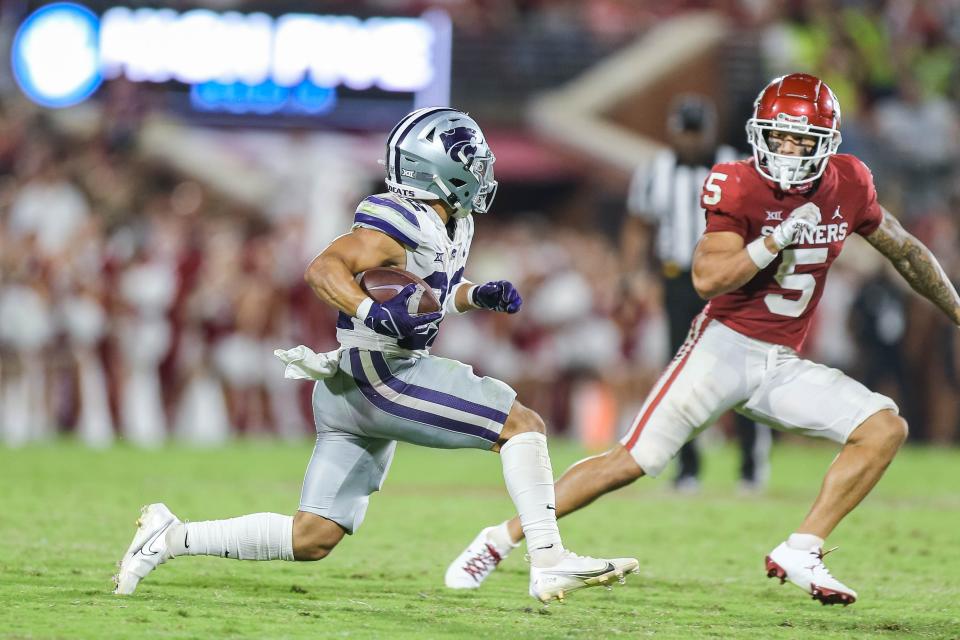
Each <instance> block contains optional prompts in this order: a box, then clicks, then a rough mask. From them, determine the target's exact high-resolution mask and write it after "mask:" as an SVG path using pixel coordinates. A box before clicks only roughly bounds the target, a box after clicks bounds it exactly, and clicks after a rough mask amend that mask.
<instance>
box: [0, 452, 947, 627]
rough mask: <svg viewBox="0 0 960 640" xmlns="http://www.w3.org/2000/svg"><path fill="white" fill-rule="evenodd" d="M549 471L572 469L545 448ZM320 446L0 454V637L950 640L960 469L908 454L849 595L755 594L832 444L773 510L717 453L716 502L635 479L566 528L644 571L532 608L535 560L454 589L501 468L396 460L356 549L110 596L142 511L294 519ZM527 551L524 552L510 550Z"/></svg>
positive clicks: (850, 532)
mask: <svg viewBox="0 0 960 640" xmlns="http://www.w3.org/2000/svg"><path fill="white" fill-rule="evenodd" d="M552 451H553V456H554V468H555V469H556V470H557V471H558V472H559V471H560V470H561V469H563V468H565V467H566V466H567V465H569V464H570V463H571V462H572V461H574V460H575V459H577V458H578V457H579V456H580V455H581V453H582V452H580V451H579V450H578V449H576V448H575V447H572V446H570V445H563V444H557V443H555V444H553V445H552ZM309 455H310V444H309V443H303V444H301V445H289V444H274V443H262V442H247V443H243V444H237V445H233V446H231V447H229V448H225V449H217V450H211V451H203V450H183V449H176V448H172V449H165V450H161V451H156V452H144V451H137V450H132V449H127V448H116V449H112V450H109V451H105V452H95V451H88V450H85V449H82V448H80V447H77V446H74V445H71V444H57V445H54V446H46V447H36V448H28V449H22V450H15V451H11V450H3V449H0V487H2V496H0V540H2V542H0V638H130V637H142V638H220V637H236V638H327V637H334V638H341V637H342V638H437V637H444V638H447V637H458V638H484V637H486V638H494V637H495V638H499V639H504V640H506V639H512V638H536V639H542V638H564V637H571V638H572V637H581V638H605V637H613V636H624V637H657V638H709V637H716V638H773V637H776V638H817V639H822V638H892V637H911V638H960V451H957V450H939V451H938V450H932V449H922V448H909V449H906V450H905V451H903V452H902V454H901V455H900V457H899V458H898V459H897V460H896V461H895V462H894V464H893V466H892V467H891V469H890V470H889V472H888V473H887V475H886V477H885V478H884V479H883V480H882V481H881V483H880V485H879V487H878V488H877V490H876V491H875V492H874V494H873V495H872V496H871V497H870V498H868V500H867V501H866V502H865V503H864V504H863V505H862V506H861V507H860V508H859V509H858V510H857V511H856V512H854V514H852V515H851V516H850V517H849V518H848V519H847V520H846V521H845V522H844V523H843V524H842V525H841V527H840V528H839V529H838V531H837V532H836V533H835V534H834V536H833V538H832V539H831V541H830V542H832V543H833V544H839V545H841V547H840V550H839V551H837V552H836V553H834V554H832V555H831V556H830V558H829V565H830V567H831V569H832V571H833V572H834V574H835V575H837V576H838V577H839V578H840V579H841V580H843V581H845V582H847V583H848V584H849V585H851V586H852V587H854V588H855V589H857V590H858V591H859V594H860V601H859V602H857V603H856V604H855V605H853V606H851V607H847V608H841V607H822V606H820V605H819V604H817V603H816V602H813V601H812V600H810V599H809V598H808V597H806V596H805V595H804V594H803V593H802V592H801V591H800V590H798V589H796V588H795V587H792V586H790V585H789V584H787V585H783V586H781V585H779V584H776V583H775V581H773V580H768V579H767V578H766V577H765V576H764V572H763V568H762V561H763V557H764V555H765V554H766V552H767V551H769V550H770V549H771V548H773V547H774V546H775V545H776V544H777V543H779V542H780V541H781V540H782V539H783V538H784V537H785V535H786V534H788V533H789V532H790V531H791V529H792V527H793V526H794V525H795V524H796V523H797V522H798V521H799V520H800V519H801V517H802V516H803V515H804V513H805V511H806V509H807V507H808V506H809V503H810V502H811V500H812V498H813V496H814V494H815V493H816V490H817V488H818V485H819V481H820V477H821V475H822V472H823V470H824V469H825V468H826V467H827V465H828V464H829V463H830V460H831V459H832V456H833V455H834V449H833V448H831V447H806V446H798V445H790V446H781V447H779V448H777V449H775V452H774V459H773V465H774V470H773V478H772V481H771V487H770V490H769V492H768V493H767V494H766V495H764V496H762V497H738V496H737V495H736V493H735V483H734V480H733V478H734V475H735V474H734V465H735V459H734V455H733V453H732V452H731V451H711V452H708V453H707V456H706V462H707V464H708V469H707V473H706V476H705V478H704V482H705V490H704V492H703V493H702V494H701V495H698V496H696V497H683V496H677V495H675V494H673V493H671V492H669V491H668V490H667V483H666V482H664V481H663V480H656V481H650V480H642V481H640V482H639V483H637V484H635V485H634V486H632V487H628V488H627V489H624V490H622V491H620V492H618V493H615V494H612V495H609V496H606V497H605V498H603V499H601V500H600V501H599V502H597V503H595V504H594V505H592V506H590V507H589V508H587V509H585V510H583V511H581V512H579V513H577V514H574V515H573V516H571V517H569V518H567V519H565V520H563V521H562V531H563V533H564V541H565V543H566V544H567V546H569V547H570V548H572V549H574V550H576V551H579V552H581V553H590V554H595V555H602V554H615V555H627V554H629V555H636V556H637V557H639V558H640V562H641V573H640V574H639V575H634V576H631V577H630V580H629V581H628V584H627V586H626V587H619V588H616V589H614V590H613V591H612V592H607V591H604V590H603V589H591V590H588V591H582V592H578V593H576V594H573V595H571V596H570V597H569V598H568V600H567V602H566V604H563V605H559V604H553V605H551V606H549V607H547V608H542V607H541V606H539V605H538V604H537V603H535V602H534V601H533V600H532V599H530V598H529V597H528V596H527V594H526V589H527V584H526V581H527V575H526V570H525V563H524V561H523V553H522V552H518V553H515V554H514V555H513V556H511V557H510V558H509V559H508V560H506V561H505V562H504V564H503V565H502V566H501V569H500V570H499V571H498V573H497V574H496V575H494V576H493V577H491V578H490V580H489V581H488V582H487V584H486V585H485V586H484V588H483V589H482V590H480V591H478V592H472V593H463V592H451V591H447V590H446V589H445V588H444V587H443V572H444V569H445V567H446V565H447V563H448V562H449V560H451V559H452V558H453V557H454V556H455V555H456V554H457V553H458V552H459V551H460V550H461V548H462V547H463V545H465V544H466V543H467V542H469V541H470V539H471V538H472V537H473V536H474V535H475V534H476V532H477V531H478V530H479V528H480V527H481V526H483V525H487V524H490V523H494V522H496V521H499V520H500V519H502V518H504V517H505V516H507V515H509V514H510V512H511V509H510V503H509V499H508V498H507V496H506V492H505V490H504V489H503V487H502V481H501V476H500V467H499V460H498V459H497V457H496V456H494V455H490V454H484V453H481V452H477V451H459V452H450V451H429V450H424V449H418V448H415V447H411V446H403V447H401V448H400V450H399V451H398V453H397V458H396V460H395V462H394V465H393V469H392V471H391V475H390V477H389V479H388V480H387V483H386V485H385V487H384V491H383V492H382V493H380V494H376V495H375V496H374V497H373V499H372V501H371V506H370V510H369V512H368V514H367V520H366V522H365V524H364V526H363V528H362V529H361V530H360V532H359V533H358V535H356V536H353V537H348V538H346V539H345V540H344V542H343V543H342V544H341V546H340V547H338V548H337V550H336V551H335V552H334V553H333V555H332V556H331V557H330V558H328V559H326V560H324V561H322V562H319V563H312V564H311V563H288V562H271V563H255V562H237V561H233V560H221V559H219V558H181V559H177V560H174V561H172V562H170V563H168V564H165V565H163V566H162V567H160V569H159V570H158V571H157V572H155V573H154V574H152V575H151V576H150V577H149V578H148V579H147V580H146V581H145V582H144V583H142V585H141V587H140V589H139V590H138V591H137V593H136V595H134V596H133V597H129V598H120V597H117V596H113V595H112V594H111V593H110V590H111V588H112V584H111V581H110V577H111V575H112V574H113V573H114V571H115V566H114V565H115V562H116V561H117V559H118V558H119V556H120V555H121V553H122V552H123V550H124V549H125V548H126V546H127V544H128V543H129V540H130V537H131V536H132V534H133V531H134V520H135V519H136V517H137V515H138V513H139V508H140V506H141V505H142V504H144V503H147V502H150V501H158V500H163V501H165V502H166V503H167V504H168V505H169V506H170V507H171V508H172V509H173V510H174V512H175V513H177V514H178V515H179V516H180V517H181V518H184V519H191V520H200V519H208V518H221V517H229V516H234V515H240V514H243V513H250V512H254V511H278V512H286V513H292V512H293V511H294V510H295V509H296V507H297V499H298V495H299V486H300V480H301V476H302V472H303V467H304V465H305V463H306V461H307V459H308V457H309ZM518 551H519V550H518Z"/></svg>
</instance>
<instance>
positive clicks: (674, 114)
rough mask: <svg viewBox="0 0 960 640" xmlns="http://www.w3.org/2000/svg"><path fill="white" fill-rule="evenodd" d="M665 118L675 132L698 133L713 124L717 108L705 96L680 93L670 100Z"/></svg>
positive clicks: (708, 128)
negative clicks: (668, 111) (668, 112)
mask: <svg viewBox="0 0 960 640" xmlns="http://www.w3.org/2000/svg"><path fill="white" fill-rule="evenodd" d="M667 120H668V125H669V127H670V130H671V131H673V132H675V133H699V132H702V131H707V130H710V129H712V128H713V127H714V126H715V123H716V120H717V108H716V107H715V106H714V104H713V101H712V100H711V99H710V98H708V97H707V96H704V95H701V94H697V93H682V94H680V95H678V96H676V97H675V98H674V99H673V100H672V101H671V103H670V115H669V116H668V119H667Z"/></svg>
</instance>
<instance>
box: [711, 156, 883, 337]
mask: <svg viewBox="0 0 960 640" xmlns="http://www.w3.org/2000/svg"><path fill="white" fill-rule="evenodd" d="M753 162H754V161H753V160H752V159H750V160H742V161H739V162H728V163H723V164H718V165H715V166H714V167H713V170H712V171H711V173H710V175H709V176H708V177H707V181H706V182H705V183H704V187H703V193H702V195H701V201H702V204H703V208H704V211H705V212H706V216H707V226H706V233H711V232H717V231H732V232H734V233H737V234H739V235H740V236H741V237H742V238H743V241H744V243H748V242H750V241H752V240H754V239H756V238H758V237H759V236H766V235H770V234H771V233H772V232H773V230H774V228H776V226H777V225H779V224H780V223H781V222H782V221H783V220H786V218H787V216H789V215H790V212H791V211H793V210H794V209H795V208H797V207H799V206H800V205H802V204H804V203H806V202H813V203H814V204H816V205H817V206H818V207H819V208H820V216H821V220H820V224H819V225H818V226H817V228H816V229H813V230H811V231H809V232H806V233H804V234H802V235H801V236H800V237H799V239H798V241H797V242H796V243H795V244H793V245H791V246H789V247H787V248H786V249H784V250H783V251H781V252H780V255H779V256H778V257H777V259H776V260H774V261H773V262H772V263H771V264H770V265H769V266H767V268H765V269H763V270H762V271H761V272H760V273H758V274H757V275H756V276H754V277H753V279H752V280H750V281H749V282H748V283H746V284H745V285H743V286H742V287H740V288H739V289H737V290H735V291H731V292H729V293H725V294H723V295H720V296H717V297H716V298H714V299H713V300H711V301H710V303H709V304H708V305H707V308H706V314H707V315H708V316H709V317H711V318H716V319H717V320H719V321H720V322H722V323H723V324H725V325H727V326H728V327H730V328H731V329H734V330H736V331H738V332H740V333H742V334H744V335H747V336H750V337H751V338H756V339H758V340H763V341H766V342H772V343H775V344H782V345H786V346H788V347H791V348H793V349H799V348H800V347H801V346H802V345H803V341H804V339H805V338H806V336H807V331H808V330H809V328H810V320H811V318H812V316H813V312H814V310H815V309H816V307H817V303H818V302H819V301H820V296H821V295H822V294H823V286H824V284H825V283H826V279H827V271H828V270H829V269H830V265H831V264H833V261H834V260H835V259H836V257H837V256H838V255H840V251H841V249H843V243H844V240H846V238H847V236H848V235H850V234H851V233H859V234H860V235H864V236H865V235H869V234H871V233H873V232H874V231H875V230H876V228H877V227H878V226H879V225H880V222H881V220H882V217H883V214H882V211H881V209H880V205H879V204H877V192H876V189H875V188H874V185H873V176H872V175H871V173H870V170H869V169H868V168H867V167H866V165H864V164H863V162H861V161H860V160H858V159H857V158H855V157H854V156H851V155H847V154H837V155H835V156H833V157H832V158H830V161H829V162H828V164H827V167H826V170H825V171H824V174H823V177H822V178H821V179H820V182H819V183H818V184H817V185H816V186H815V188H814V189H813V190H811V191H810V192H808V193H802V194H800V193H784V192H782V191H780V190H779V189H777V188H775V187H773V186H771V185H770V183H769V182H767V181H766V180H764V179H763V178H762V177H761V176H760V174H759V173H757V171H756V169H755V168H754V166H753Z"/></svg>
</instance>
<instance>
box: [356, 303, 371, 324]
mask: <svg viewBox="0 0 960 640" xmlns="http://www.w3.org/2000/svg"><path fill="white" fill-rule="evenodd" d="M372 306H373V298H364V299H363V302H361V303H360V305H359V306H358V307H357V312H356V313H355V314H354V316H356V317H357V318H359V319H360V321H361V322H363V321H365V320H366V319H367V316H368V315H369V314H370V308H371V307H372Z"/></svg>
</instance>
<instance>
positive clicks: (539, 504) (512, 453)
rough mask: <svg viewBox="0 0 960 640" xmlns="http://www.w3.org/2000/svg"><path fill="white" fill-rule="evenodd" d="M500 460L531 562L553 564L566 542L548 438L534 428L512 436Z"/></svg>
mask: <svg viewBox="0 0 960 640" xmlns="http://www.w3.org/2000/svg"><path fill="white" fill-rule="evenodd" d="M500 460H501V462H502V463H503V479H504V480H505V481H506V484H507V491H508V492H509V493H510V497H511V498H512V499H513V504H514V506H515V507H516V508H517V514H518V515H519V516H520V526H521V527H523V534H524V536H526V538H527V551H528V552H529V553H530V563H531V564H532V565H533V566H535V567H551V566H553V565H555V564H556V563H557V562H559V561H560V558H561V557H562V555H563V543H562V542H561V541H560V530H559V529H558V528H557V511H556V506H555V505H556V500H555V498H554V492H553V467H551V465H550V454H549V452H548V451H547V437H546V436H545V435H543V434H542V433H536V432H532V431H528V432H524V433H521V434H519V435H516V436H513V437H512V438H510V439H509V440H508V441H507V444H505V445H503V447H501V448H500ZM507 538H508V539H509V535H508V536H507Z"/></svg>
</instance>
